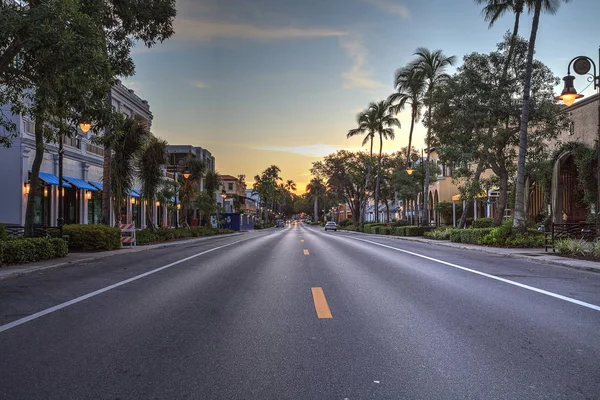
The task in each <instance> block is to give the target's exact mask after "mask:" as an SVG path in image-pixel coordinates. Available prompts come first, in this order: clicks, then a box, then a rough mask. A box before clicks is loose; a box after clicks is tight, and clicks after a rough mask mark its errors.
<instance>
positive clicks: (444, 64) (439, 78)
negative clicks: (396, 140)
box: [415, 47, 456, 225]
mask: <svg viewBox="0 0 600 400" xmlns="http://www.w3.org/2000/svg"><path fill="white" fill-rule="evenodd" d="M415 55H416V56H417V59H416V61H415V66H416V67H417V68H419V69H420V70H421V71H422V73H423V75H424V77H425V86H426V88H427V89H426V93H425V100H426V102H427V121H431V110H432V107H433V102H432V97H433V93H434V90H435V88H436V87H437V86H438V85H439V84H440V83H442V82H444V81H445V80H447V79H448V77H449V76H448V74H446V73H445V71H446V68H448V67H449V66H452V65H454V61H455V60H456V57H455V56H450V57H446V56H445V55H444V53H442V50H435V51H430V50H429V49H426V48H424V47H420V48H418V49H417V51H416V52H415ZM426 141H427V161H426V164H425V184H424V187H423V189H424V193H425V196H423V210H425V212H426V213H428V209H427V200H428V197H429V190H428V189H429V157H430V153H431V152H430V151H429V150H430V148H431V123H430V122H428V123H427V140H426ZM427 215H428V214H427ZM426 223H427V225H429V216H428V217H427V221H426Z"/></svg>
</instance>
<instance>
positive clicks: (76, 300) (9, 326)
mask: <svg viewBox="0 0 600 400" xmlns="http://www.w3.org/2000/svg"><path fill="white" fill-rule="evenodd" d="M249 239H253V238H247V239H243V240H238V241H236V242H233V243H229V244H225V245H223V246H219V247H215V248H212V249H209V250H206V251H203V252H201V253H198V254H194V255H191V256H189V257H186V258H183V259H181V260H177V261H175V262H172V263H170V264H167V265H163V266H162V267H159V268H156V269H153V270H152V271H148V272H144V273H143V274H140V275H136V276H134V277H132V278H129V279H125V280H124V281H121V282H117V283H115V284H113V285H110V286H107V287H105V288H102V289H98V290H96V291H94V292H91V293H88V294H85V295H83V296H79V297H76V298H74V299H72V300H69V301H66V302H64V303H61V304H58V305H56V306H54V307H50V308H47V309H45V310H42V311H39V312H36V313H35V314H31V315H28V316H27V317H23V318H21V319H18V320H16V321H12V322H9V323H8V324H5V325H0V333H2V332H4V331H7V330H9V329H12V328H14V327H17V326H19V325H23V324H25V323H27V322H29V321H33V320H35V319H38V318H40V317H43V316H44V315H48V314H50V313H53V312H55V311H58V310H61V309H63V308H66V307H69V306H71V305H73V304H77V303H79V302H82V301H84V300H87V299H89V298H91V297H94V296H98V295H99V294H102V293H104V292H108V291H109V290H112V289H115V288H118V287H119V286H123V285H126V284H128V283H130V282H133V281H137V280H138V279H142V278H145V277H146V276H148V275H152V274H155V273H157V272H159V271H162V270H164V269H167V268H171V267H173V266H175V265H177V264H181V263H183V262H186V261H189V260H191V259H194V258H196V257H199V256H201V255H204V254H206V253H210V252H212V251H215V250H220V249H222V248H224V247H228V246H232V245H234V244H237V243H240V242H244V241H246V240H249Z"/></svg>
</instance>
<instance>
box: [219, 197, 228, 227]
mask: <svg viewBox="0 0 600 400" xmlns="http://www.w3.org/2000/svg"><path fill="white" fill-rule="evenodd" d="M226 197H227V192H226V191H225V189H223V190H221V198H222V199H223V210H224V211H227V210H225V198H226ZM219 216H220V212H219V215H217V227H218V226H219Z"/></svg>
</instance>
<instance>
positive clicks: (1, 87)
mask: <svg viewBox="0 0 600 400" xmlns="http://www.w3.org/2000/svg"><path fill="white" fill-rule="evenodd" d="M174 17H175V1H174V0H139V1H138V0H135V1H133V0H125V1H116V0H109V1H104V0H86V1H83V0H54V1H47V0H42V1H32V0H24V1H3V2H0V26H2V29H1V30H0V105H5V104H10V110H11V112H12V113H13V114H23V115H26V116H29V117H30V118H32V119H34V120H35V123H36V130H35V142H36V155H35V158H34V162H33V166H32V174H31V192H30V194H31V196H30V199H33V198H34V197H35V194H36V193H35V192H36V190H37V187H38V176H39V170H40V166H41V162H42V159H43V152H44V142H56V141H58V140H61V137H63V136H70V135H71V134H72V133H73V132H75V129H72V128H71V129H66V128H65V124H67V123H69V124H71V125H76V124H77V122H79V121H80V120H82V119H89V120H93V121H95V129H96V130H97V131H100V130H102V129H103V128H105V127H107V126H110V125H111V123H112V121H111V116H110V114H111V109H110V105H109V104H107V101H106V97H107V94H108V93H109V92H110V87H111V85H112V83H113V79H114V77H115V76H130V75H132V74H133V72H134V64H133V61H132V59H131V57H130V50H131V48H132V46H133V45H134V43H135V41H140V42H142V43H144V44H145V45H146V46H148V47H151V46H152V45H154V44H155V43H156V41H162V40H164V39H166V38H168V37H170V36H171V35H172V34H173V27H172V25H173V19H174ZM0 126H2V127H4V128H5V129H7V130H8V132H9V135H4V136H3V137H2V140H1V141H2V144H3V145H5V146H7V145H9V144H10V141H11V133H12V132H14V129H15V126H14V124H12V123H10V121H8V120H7V119H6V118H4V115H3V114H2V115H0ZM106 179H108V178H107V177H106ZM109 190H110V187H109V185H107V187H105V188H104V191H105V192H106V191H109ZM106 199H107V200H106V201H104V203H105V204H103V208H104V207H106V206H107V205H108V201H109V199H110V195H108V197H107V198H106ZM106 216H107V214H105V215H104V219H106ZM25 225H26V233H29V234H30V233H32V232H33V202H32V201H31V200H30V201H28V204H27V211H26V217H25Z"/></svg>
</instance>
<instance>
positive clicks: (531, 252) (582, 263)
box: [340, 230, 600, 272]
mask: <svg viewBox="0 0 600 400" xmlns="http://www.w3.org/2000/svg"><path fill="white" fill-rule="evenodd" d="M340 232H344V233H348V234H354V235H362V236H366V237H369V236H371V237H382V238H388V239H399V240H405V241H413V242H421V243H427V244H430V245H432V246H436V245H437V246H445V247H454V248H458V249H465V250H470V251H479V252H483V253H488V254H495V255H499V256H504V257H512V258H519V259H523V260H528V261H535V262H539V263H543V264H552V265H558V266H562V267H569V268H575V269H582V270H586V271H593V272H600V263H599V262H595V261H587V260H578V259H575V258H567V257H561V256H559V255H557V253H553V252H552V250H548V252H546V251H545V250H544V249H543V248H539V247H535V248H504V247H488V246H479V245H476V244H466V243H454V242H450V241H449V240H434V239H427V238H424V237H411V236H391V235H376V234H372V233H361V232H354V231H344V230H342V231H340Z"/></svg>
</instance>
